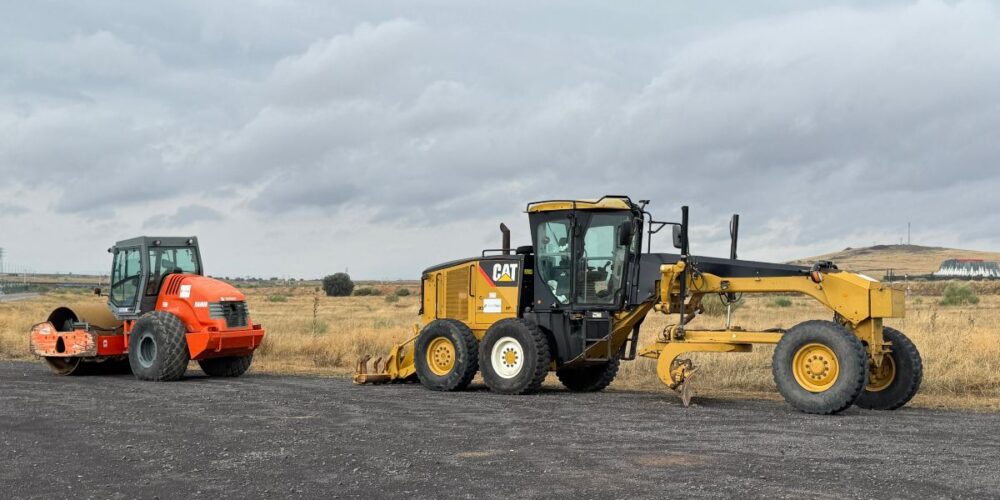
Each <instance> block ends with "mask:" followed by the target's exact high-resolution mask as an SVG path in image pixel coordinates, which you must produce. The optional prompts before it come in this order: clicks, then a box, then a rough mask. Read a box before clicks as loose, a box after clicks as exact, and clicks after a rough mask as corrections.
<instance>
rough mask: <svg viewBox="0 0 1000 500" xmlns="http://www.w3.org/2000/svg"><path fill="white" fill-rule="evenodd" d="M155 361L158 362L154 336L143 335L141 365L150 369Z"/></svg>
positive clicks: (140, 348) (140, 343)
mask: <svg viewBox="0 0 1000 500" xmlns="http://www.w3.org/2000/svg"><path fill="white" fill-rule="evenodd" d="M154 360H156V341H155V340H153V336H152V335H143V336H142V338H141V339H139V364H140V365H142V366H143V367H144V368H149V367H150V366H153V361H154Z"/></svg>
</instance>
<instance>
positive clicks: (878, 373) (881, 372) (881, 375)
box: [865, 354, 896, 392]
mask: <svg viewBox="0 0 1000 500" xmlns="http://www.w3.org/2000/svg"><path fill="white" fill-rule="evenodd" d="M893 380H896V362H895V361H893V359H892V355H891V354H886V355H884V356H882V366H879V367H875V365H874V364H873V365H872V367H871V371H870V372H869V373H868V387H866V388H865V390H867V391H868V392H879V391H884V390H885V389H886V388H887V387H889V386H890V385H892V381H893Z"/></svg>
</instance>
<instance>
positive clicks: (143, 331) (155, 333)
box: [128, 311, 191, 382]
mask: <svg viewBox="0 0 1000 500" xmlns="http://www.w3.org/2000/svg"><path fill="white" fill-rule="evenodd" d="M190 360H191V354H190V352H189V351H188V345H187V329H186V328H184V323H182V322H181V320H180V318H178V317H177V316H174V315H173V314H170V313H168V312H164V311H152V312H148V313H146V314H144V315H142V317H141V318H139V319H138V320H137V321H136V322H135V328H133V329H132V333H131V334H130V335H129V339H128V362H129V365H130V366H131V367H132V373H133V374H135V378H137V379H139V380H149V381H154V382H167V381H174V380H180V379H181V377H183V376H184V372H185V371H187V365H188V361H190Z"/></svg>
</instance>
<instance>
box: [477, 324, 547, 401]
mask: <svg viewBox="0 0 1000 500" xmlns="http://www.w3.org/2000/svg"><path fill="white" fill-rule="evenodd" d="M551 356H552V354H551V353H550V352H549V341H548V338H546V337H545V334H544V333H542V330H541V329H540V328H538V325H536V324H534V323H532V322H530V321H525V320H523V319H521V318H507V319H502V320H500V321H497V322H496V323H493V326H491V327H490V329H489V330H486V336H485V337H483V341H482V342H481V343H480V344H479V359H480V360H481V362H482V368H483V381H484V382H486V385H487V386H488V387H489V388H490V390H491V391H493V392H497V393H500V394H532V393H535V392H538V389H539V388H540V387H541V385H542V382H544V381H545V377H546V376H547V375H548V374H549V362H550V361H551Z"/></svg>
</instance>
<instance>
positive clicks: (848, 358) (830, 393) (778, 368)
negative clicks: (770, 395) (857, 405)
mask: <svg viewBox="0 0 1000 500" xmlns="http://www.w3.org/2000/svg"><path fill="white" fill-rule="evenodd" d="M771 370H772V373H773V375H774V383H775V384H776V385H777V386H778V392H780V393H781V395H782V396H784V398H785V401H787V402H788V403H789V404H790V405H792V406H794V407H795V408H797V409H798V410H800V411H803V412H805V413H815V414H822V415H829V414H832V413H838V412H840V411H843V410H844V409H846V408H847V407H849V406H851V405H852V404H854V402H855V401H856V400H857V399H858V397H859V396H860V395H861V392H862V391H863V390H864V388H865V386H867V385H868V354H867V351H866V350H865V346H864V344H862V343H861V340H860V339H858V337H857V336H855V335H854V334H853V333H852V332H850V331H848V330H847V329H845V328H844V327H842V326H840V325H838V324H836V323H833V322H830V321H806V322H804V323H800V324H798V325H796V326H794V327H792V328H791V329H789V330H788V331H787V332H785V334H784V335H782V337H781V340H780V341H779V342H778V345H777V347H776V348H775V349H774V360H773V363H772V366H771Z"/></svg>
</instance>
